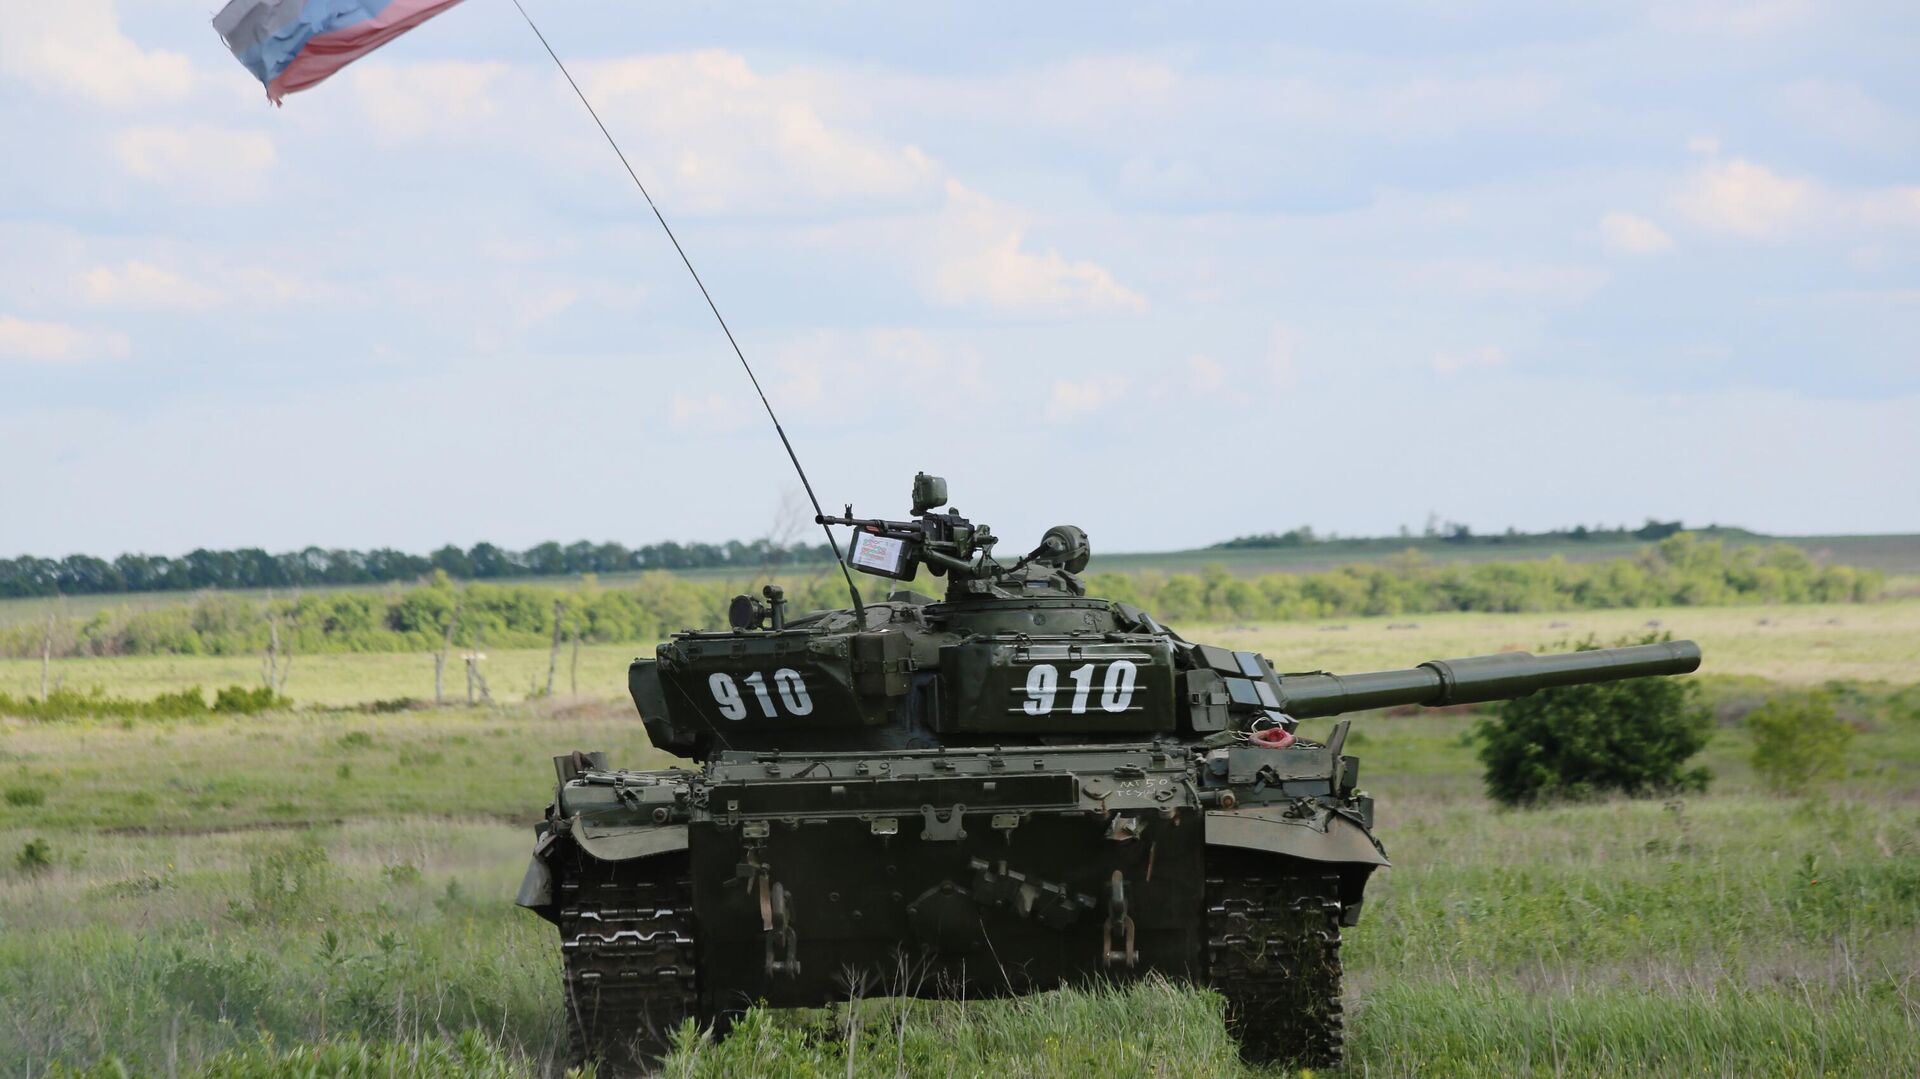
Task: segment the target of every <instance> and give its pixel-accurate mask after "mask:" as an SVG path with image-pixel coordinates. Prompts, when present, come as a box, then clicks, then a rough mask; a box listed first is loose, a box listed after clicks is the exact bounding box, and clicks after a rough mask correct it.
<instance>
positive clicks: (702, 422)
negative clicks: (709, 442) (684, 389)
mask: <svg viewBox="0 0 1920 1079" xmlns="http://www.w3.org/2000/svg"><path fill="white" fill-rule="evenodd" d="M751 408H752V406H750V405H749V404H748V403H747V402H746V401H744V400H740V399H736V398H733V397H729V396H727V395H726V394H721V393H709V394H700V395H692V394H684V393H676V394H674V395H673V397H672V399H671V400H670V401H669V402H668V406H667V418H668V421H669V422H670V423H672V424H673V426H675V427H680V428H686V429H690V430H696V431H704V432H707V433H710V434H728V433H731V432H734V431H738V430H740V429H741V428H742V427H745V426H746V425H747V422H748V421H749V420H751V419H753V416H754V413H753V412H752V411H751Z"/></svg>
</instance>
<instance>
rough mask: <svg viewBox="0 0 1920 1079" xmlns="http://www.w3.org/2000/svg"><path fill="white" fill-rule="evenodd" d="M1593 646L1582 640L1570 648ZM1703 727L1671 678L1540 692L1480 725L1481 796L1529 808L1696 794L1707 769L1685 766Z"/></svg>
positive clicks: (1689, 686) (1691, 688)
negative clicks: (1611, 796) (1603, 798)
mask: <svg viewBox="0 0 1920 1079" xmlns="http://www.w3.org/2000/svg"><path fill="white" fill-rule="evenodd" d="M1659 639H1661V638H1659V637H1657V636H1648V637H1646V638H1643V639H1641V640H1637V641H1636V640H1626V641H1621V642H1619V643H1620V644H1647V643H1651V642H1652V641H1655V640H1659ZM1597 647H1599V646H1598V645H1596V644H1595V643H1594V642H1593V641H1592V640H1591V639H1589V640H1586V641H1583V642H1581V643H1580V644H1579V645H1577V646H1576V648H1577V650H1579V651H1587V650H1589V649H1593V648H1597ZM1711 725H1712V717H1711V715H1710V714H1709V713H1708V711H1707V709H1705V708H1704V707H1702V706H1701V704H1700V703H1699V686H1698V685H1697V684H1696V683H1694V682H1689V681H1682V680H1680V679H1676V678H1633V679H1628V680H1626V681H1622V682H1605V683H1601V684H1598V685H1585V686H1562V687H1559V688H1555V689H1543V690H1540V691H1539V692H1537V693H1534V694H1533V695H1532V696H1528V697H1522V698H1520V699H1519V700H1513V701H1504V702H1502V703H1500V704H1499V705H1497V706H1496V707H1495V710H1494V718H1493V719H1492V720H1490V721H1488V722H1485V723H1483V724H1481V726H1480V730H1479V733H1480V762H1481V764H1483V765H1484V766H1485V768H1486V773H1485V777H1486V784H1487V793H1488V794H1489V795H1491V796H1492V797H1493V798H1494V800H1495V801H1498V802H1502V803H1505V804H1507V805H1529V804H1534V803H1537V802H1542V801H1555V800H1565V799H1580V798H1591V797H1595V796H1598V795H1602V794H1607V793H1616V792H1617V793H1621V794H1627V795H1634V796H1644V795H1652V794H1668V793H1675V792H1680V791H1694V790H1705V789H1706V786H1707V779H1708V773H1707V770H1706V769H1705V768H1701V767H1694V768H1688V767H1687V761H1688V760H1689V759H1691V758H1692V757H1693V755H1694V754H1696V753H1698V752H1700V750H1701V749H1703V748H1705V746H1706V744H1707V738H1708V735H1709V731H1710V729H1711Z"/></svg>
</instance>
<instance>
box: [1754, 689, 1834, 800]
mask: <svg viewBox="0 0 1920 1079" xmlns="http://www.w3.org/2000/svg"><path fill="white" fill-rule="evenodd" d="M1747 730H1749V731H1751V732H1752V734H1753V758H1752V759H1753V770H1754V771H1755V772H1756V773H1758V774H1759V776H1760V779H1761V781H1762V782H1764V783H1766V785H1767V786H1768V787H1771V788H1772V789H1774V790H1776V791H1779V792H1782V793H1789V794H1797V793H1800V792H1802V791H1805V790H1806V789H1807V788H1808V787H1810V786H1812V785H1813V784H1814V783H1816V782H1818V781H1819V780H1822V779H1832V778H1837V777H1839V776H1840V775H1842V774H1843V773H1844V772H1845V770H1846V759H1847V746H1848V744H1849V743H1851V742H1852V741H1853V733H1854V732H1853V727H1852V726H1851V725H1850V724H1848V723H1847V721H1846V720H1844V719H1842V718H1840V713H1839V712H1838V711H1837V710H1835V708H1834V704H1833V698H1832V697H1831V696H1829V695H1828V694H1826V693H1794V694H1780V695H1777V696H1774V697H1771V698H1769V699H1768V700H1767V703H1765V704H1763V705H1761V706H1760V707H1758V708H1756V709H1754V710H1753V711H1751V712H1749V713H1747Z"/></svg>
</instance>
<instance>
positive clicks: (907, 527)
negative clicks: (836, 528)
mask: <svg viewBox="0 0 1920 1079" xmlns="http://www.w3.org/2000/svg"><path fill="white" fill-rule="evenodd" d="M813 523H814V524H817V525H845V526H847V527H849V528H853V529H857V530H859V531H862V532H872V533H874V534H876V535H881V536H893V537H896V538H901V539H904V538H909V537H911V538H915V539H918V538H920V537H922V536H924V535H926V530H927V529H926V525H924V524H922V523H921V522H919V521H884V520H881V519H879V518H877V517H835V516H833V515H832V514H830V513H821V514H815V515H814V518H813Z"/></svg>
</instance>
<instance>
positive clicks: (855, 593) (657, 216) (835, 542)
mask: <svg viewBox="0 0 1920 1079" xmlns="http://www.w3.org/2000/svg"><path fill="white" fill-rule="evenodd" d="M513 6H514V8H515V9H517V10H518V11H519V12H520V17H521V18H523V19H525V20H526V21H527V29H529V30H532V31H533V36H534V37H537V38H539V39H540V47H541V48H543V49H545V50H547V55H548V56H550V57H552V58H553V63H554V66H555V67H558V68H559V69H560V74H561V75H563V76H565V77H566V80H567V85H568V86H571V87H573V96H575V97H577V98H579V99H580V104H582V105H585V106H586V107H587V115H588V116H591V117H593V123H594V126H596V127H598V128H599V129H600V134H602V135H604V136H605V137H606V140H607V145H608V146H611V147H613V153H614V156H616V157H618V158H619V159H620V164H621V165H622V166H623V167H624V168H625V169H626V170H627V176H628V177H630V178H631V179H632V180H633V186H635V187H637V188H639V189H640V197H641V198H643V199H646V200H647V209H649V210H652V211H653V219H654V220H655V221H658V222H660V228H661V230H662V231H664V232H665V233H666V234H667V239H668V240H669V241H671V242H672V244H673V250H674V253H675V254H678V255H679V256H680V263H681V265H683V266H685V267H686V268H687V273H689V274H691V275H692V277H693V283H694V284H695V285H696V286H698V287H699V289H700V296H701V298H702V299H704V300H706V301H707V310H709V311H712V312H713V320H714V321H715V322H718V323H719V324H720V332H721V333H724V334H726V335H727V344H729V345H731V346H733V354H734V356H735V357H736V358H738V359H739V361H740V368H741V370H743V371H745V372H746V373H747V381H749V382H751V383H753V392H754V393H755V394H757V395H758V396H759V398H760V407H762V408H764V409H766V410H767V419H769V420H771V421H773V433H774V434H777V435H779V436H780V445H781V446H782V447H783V448H785V449H786V451H787V460H789V461H792V462H793V470H794V472H796V473H798V474H799V476H800V486H801V487H802V488H804V489H805V490H806V492H807V501H809V502H811V503H813V515H814V517H815V518H816V519H822V520H820V528H821V530H822V531H824V532H825V533H826V534H827V546H828V547H829V548H830V549H831V550H832V551H833V560H834V561H835V562H837V563H839V564H840V575H841V576H842V577H845V578H846V579H847V593H848V594H849V595H851V596H852V597H853V611H854V616H855V617H856V618H858V619H859V620H860V624H861V625H865V624H866V617H865V610H866V609H865V607H863V606H862V605H861V603H860V589H859V588H857V587H855V585H854V583H853V572H852V571H851V570H849V569H847V560H846V559H845V558H843V557H841V555H840V540H839V539H838V538H837V537H835V536H834V534H833V526H832V525H829V524H827V523H826V521H825V520H824V519H823V518H825V517H826V513H825V512H824V511H823V510H821V508H820V499H819V497H818V496H816V495H815V494H814V493H813V484H812V483H811V482H809V481H808V479H807V470H806V469H804V468H802V467H800V456H799V455H798V454H796V453H794V452H793V443H792V442H791V441H789V440H788V439H787V431H786V428H784V427H782V426H780V417H779V416H776V415H774V412H773V403H772V402H770V401H768V400H767V391H765V390H763V389H761V388H760V379H759V377H758V376H756V375H755V374H754V373H753V365H752V364H750V363H748V362H747V354H746V353H745V352H742V351H741V350H740V342H739V341H737V340H735V339H734V336H733V328H732V327H730V326H728V325H727V320H726V317H725V316H723V315H721V314H720V306H719V305H718V304H716V303H714V302H713V294H712V293H710V292H708V291H707V283H706V282H705V281H702V280H700V271H698V270H696V269H694V268H693V260H692V259H690V258H688V257H687V249H686V248H684V247H681V246H680V237H678V236H675V235H674V234H673V226H672V225H669V224H667V218H666V215H664V214H662V213H661V212H660V206H659V204H658V203H656V202H654V201H653V196H652V195H651V194H649V193H648V191H647V185H646V184H643V183H641V182H640V174H639V173H637V172H635V171H633V164H632V163H631V162H629V161H628V160H627V155H626V153H625V152H624V151H623V150H621V149H620V144H619V143H618V142H616V141H614V138H613V132H611V131H608V130H607V125H606V124H605V123H603V122H602V121H601V119H600V114H599V113H598V112H596V111H594V108H593V102H591V101H588V100H587V95H586V93H585V92H584V91H582V90H581V89H580V84H579V83H577V82H575V81H573V72H571V71H568V70H567V65H566V62H565V61H563V60H561V59H560V54H559V53H557V52H554V51H553V46H552V45H550V44H548V43H547V35H545V34H543V33H541V32H540V27H539V26H537V25H535V24H534V21H533V16H531V15H529V14H527V9H526V8H525V7H524V6H523V5H522V4H521V3H520V0H513Z"/></svg>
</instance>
